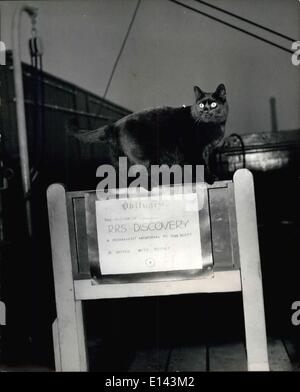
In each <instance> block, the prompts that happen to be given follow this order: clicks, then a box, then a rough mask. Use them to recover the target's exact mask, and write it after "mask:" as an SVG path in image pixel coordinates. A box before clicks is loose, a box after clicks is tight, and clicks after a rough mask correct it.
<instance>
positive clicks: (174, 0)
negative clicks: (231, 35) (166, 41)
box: [169, 0, 294, 54]
mask: <svg viewBox="0 0 300 392" xmlns="http://www.w3.org/2000/svg"><path fill="white" fill-rule="evenodd" d="M169 1H171V2H172V3H175V4H177V5H179V6H181V7H183V8H187V9H188V10H190V11H193V12H196V13H198V14H200V15H203V16H206V17H207V18H209V19H212V20H214V21H216V22H219V23H222V24H224V25H225V26H228V27H231V28H232V29H235V30H238V31H240V32H242V33H245V34H247V35H249V36H251V37H253V38H256V39H258V40H260V41H263V42H265V43H267V44H269V45H272V46H275V47H276V48H278V49H281V50H284V51H285V52H288V53H292V54H293V53H294V52H293V51H292V50H290V49H287V48H285V47H284V46H281V45H278V44H275V43H274V42H272V41H269V40H267V39H265V38H263V37H260V36H259V35H257V34H253V33H250V32H249V31H247V30H244V29H242V28H240V27H237V26H235V25H233V24H231V23H228V22H225V21H224V20H222V19H219V18H217V17H215V16H212V15H210V14H207V13H206V12H203V11H200V10H198V9H197V8H194V7H191V6H189V5H186V4H183V3H180V2H179V1H177V0H169Z"/></svg>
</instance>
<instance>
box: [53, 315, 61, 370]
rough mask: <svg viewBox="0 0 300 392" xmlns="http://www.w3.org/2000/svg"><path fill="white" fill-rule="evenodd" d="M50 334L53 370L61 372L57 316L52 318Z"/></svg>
mask: <svg viewBox="0 0 300 392" xmlns="http://www.w3.org/2000/svg"><path fill="white" fill-rule="evenodd" d="M52 336H53V346H54V362H55V370H56V371H57V372H61V358H60V347H59V335H58V324H57V318H56V319H55V320H54V322H53V324H52Z"/></svg>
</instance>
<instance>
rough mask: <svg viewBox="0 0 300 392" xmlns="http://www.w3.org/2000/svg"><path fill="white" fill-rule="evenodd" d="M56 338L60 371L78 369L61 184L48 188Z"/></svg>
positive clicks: (75, 328) (64, 201)
mask: <svg viewBox="0 0 300 392" xmlns="http://www.w3.org/2000/svg"><path fill="white" fill-rule="evenodd" d="M47 200H48V214H49V225H50V237H51V249H52V262H53V274H54V284H55V300H56V311H57V322H58V338H59V346H60V354H61V368H62V370H63V371H80V353H79V351H80V349H79V344H78V334H77V318H76V311H75V298H74V286H73V276H72V262H71V251H70V241H69V228H68V220H67V210H66V196H65V190H64V187H63V186H62V185H60V184H53V185H51V186H50V187H49V188H48V190H47Z"/></svg>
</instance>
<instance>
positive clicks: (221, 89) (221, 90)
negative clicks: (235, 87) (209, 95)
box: [213, 83, 226, 101]
mask: <svg viewBox="0 0 300 392" xmlns="http://www.w3.org/2000/svg"><path fill="white" fill-rule="evenodd" d="M213 96H214V97H215V98H217V99H218V98H219V99H220V100H221V101H226V89H225V86H224V84H222V83H221V84H219V86H218V87H217V89H216V91H215V92H214V93H213Z"/></svg>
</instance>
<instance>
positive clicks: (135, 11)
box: [98, 0, 142, 114]
mask: <svg viewBox="0 0 300 392" xmlns="http://www.w3.org/2000/svg"><path fill="white" fill-rule="evenodd" d="M141 1H142V0H138V1H137V3H136V6H135V9H134V12H133V15H132V18H131V21H130V23H129V25H128V28H127V31H126V34H125V37H124V39H123V42H122V45H121V48H120V50H119V53H118V56H117V58H116V60H115V63H114V65H113V68H112V71H111V73H110V76H109V78H108V82H107V85H106V88H105V91H104V94H103V97H102V98H103V99H105V98H106V95H107V93H108V90H109V88H110V85H111V82H112V79H113V77H114V74H115V71H116V69H117V66H118V64H119V61H120V58H121V56H122V53H123V50H124V48H125V45H126V42H127V40H128V37H129V34H130V31H131V28H132V26H133V23H134V20H135V17H136V14H137V12H138V9H139V7H140V4H141ZM102 107H103V105H101V106H100V109H99V112H98V114H100V113H101V110H102Z"/></svg>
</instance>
